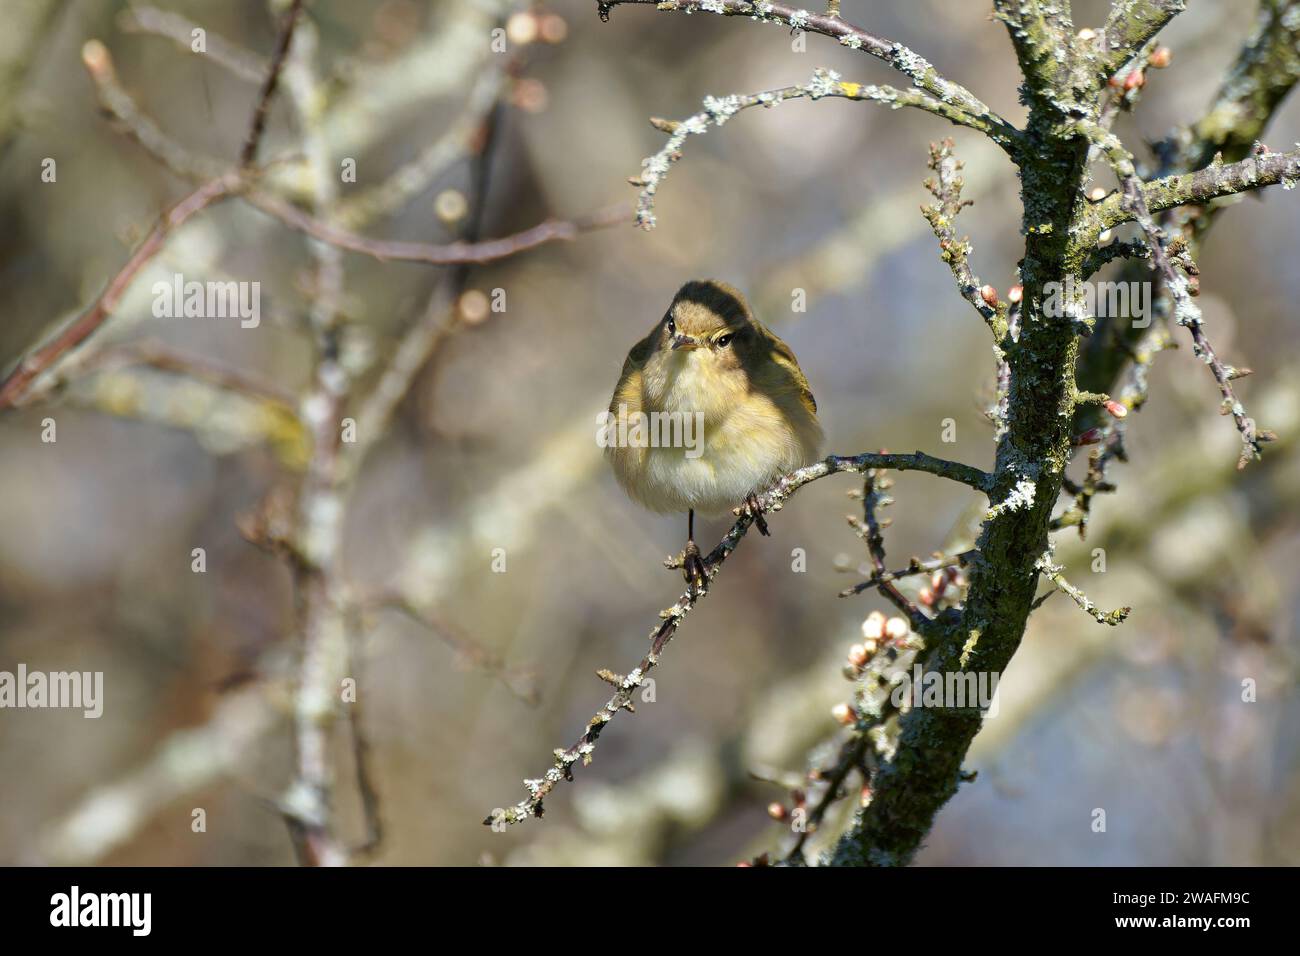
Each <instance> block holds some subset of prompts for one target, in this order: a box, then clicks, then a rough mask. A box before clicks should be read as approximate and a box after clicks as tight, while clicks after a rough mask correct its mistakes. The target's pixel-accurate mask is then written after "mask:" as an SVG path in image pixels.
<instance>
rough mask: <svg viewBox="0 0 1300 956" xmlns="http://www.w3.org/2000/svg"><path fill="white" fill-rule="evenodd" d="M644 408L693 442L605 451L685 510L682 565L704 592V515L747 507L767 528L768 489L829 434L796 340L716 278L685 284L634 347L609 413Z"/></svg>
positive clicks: (628, 414) (654, 502)
mask: <svg viewBox="0 0 1300 956" xmlns="http://www.w3.org/2000/svg"><path fill="white" fill-rule="evenodd" d="M656 413H658V415H657V416H656ZM637 415H642V416H646V417H648V418H649V419H651V421H652V422H653V421H654V420H656V419H658V420H660V421H670V422H671V424H672V427H673V428H675V429H676V428H677V427H678V426H679V425H680V426H681V428H680V429H679V430H677V431H673V432H671V435H672V437H673V438H680V439H685V440H679V441H672V442H661V443H658V444H656V443H654V442H647V441H644V440H643V441H637V442H634V441H622V442H607V443H606V455H607V457H608V458H609V460H610V463H611V464H612V465H613V468H614V474H615V476H617V478H618V481H619V484H621V485H622V486H623V489H624V490H625V491H626V492H627V493H628V495H629V496H631V497H632V499H633V500H635V501H637V502H639V503H640V504H642V505H644V506H645V507H647V508H649V509H650V510H652V511H657V512H661V513H663V512H674V511H676V512H680V511H685V512H686V513H687V525H686V548H685V549H684V550H683V551H682V553H681V555H680V558H679V560H680V563H681V566H682V571H683V574H684V575H685V577H686V580H687V583H688V584H696V583H698V585H699V586H700V587H701V588H703V587H706V586H707V584H708V575H707V570H708V569H707V567H706V565H705V562H704V559H703V558H702V557H701V555H700V550H699V548H698V547H696V544H695V512H697V511H698V512H700V513H701V514H703V515H718V514H723V513H725V512H727V511H730V510H731V509H732V508H734V507H737V506H740V505H743V506H744V507H746V508H747V509H748V510H749V513H750V514H751V515H753V517H754V523H755V524H756V525H757V526H758V530H759V531H760V532H762V533H763V534H765V535H766V534H767V533H768V530H767V522H766V521H764V520H763V515H762V511H761V509H760V508H759V505H758V499H757V496H758V494H759V493H760V492H762V491H765V490H766V489H767V488H769V487H770V486H771V484H772V483H773V482H774V481H775V480H776V479H777V478H779V477H780V476H781V475H783V474H785V473H786V472H789V471H792V470H794V469H796V468H800V467H802V466H803V465H806V464H809V463H811V462H812V461H814V460H816V458H817V454H818V449H819V448H820V447H821V443H822V438H823V435H822V429H821V425H820V424H819V423H818V421H817V402H816V401H815V400H814V399H813V394H812V391H811V390H810V389H809V387H808V380H807V379H806V378H804V374H803V371H802V370H801V369H800V368H799V361H798V360H797V359H796V358H795V357H794V353H793V352H791V351H790V347H789V346H788V345H786V344H785V343H784V342H782V341H781V340H780V339H779V338H777V337H776V336H775V335H774V334H772V332H771V331H769V330H768V329H767V328H766V327H765V326H764V325H763V324H762V323H761V322H759V321H758V319H756V318H755V317H754V315H753V313H752V312H751V311H750V309H749V305H748V304H747V303H746V302H745V299H744V296H742V295H741V294H740V292H739V291H737V290H736V289H734V288H732V287H731V286H729V285H726V284H725V283H722V282H717V281H714V280H712V279H703V280H695V281H691V282H687V283H686V284H685V285H684V286H682V287H681V289H679V290H678V292H677V294H676V295H675V296H674V297H673V301H672V304H671V305H669V307H668V311H667V313H666V314H665V315H664V317H663V318H662V319H660V320H659V321H658V322H657V323H656V324H655V327H654V328H653V329H651V331H650V334H649V335H647V336H646V337H645V338H644V339H642V340H641V341H640V342H638V343H637V344H636V345H635V346H633V347H632V351H631V352H629V353H628V356H627V361H625V362H624V363H623V373H622V375H621V376H619V380H618V386H617V387H616V388H615V389H614V397H613V398H612V399H611V400H610V406H609V416H610V418H609V419H607V420H614V419H619V418H620V417H622V418H623V419H629V418H634V417H635V416H637ZM696 431H701V432H702V434H695V432H696ZM649 433H650V435H652V436H663V435H667V434H669V431H668V429H667V428H666V427H662V428H660V429H659V430H656V429H655V428H654V427H651V428H650V429H649Z"/></svg>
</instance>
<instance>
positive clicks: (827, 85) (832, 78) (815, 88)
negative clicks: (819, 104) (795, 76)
mask: <svg viewBox="0 0 1300 956" xmlns="http://www.w3.org/2000/svg"><path fill="white" fill-rule="evenodd" d="M839 82H840V75H839V74H838V73H836V72H835V71H834V70H825V69H821V68H820V67H819V68H818V69H817V70H816V71H815V72H814V73H813V75H812V79H811V80H809V81H808V95H809V97H811V98H812V99H814V100H819V99H821V98H822V97H823V96H830V95H832V94H834V93H835V92H836V91H837V89H838V86H839Z"/></svg>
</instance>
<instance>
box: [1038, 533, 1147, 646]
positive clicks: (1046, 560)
mask: <svg viewBox="0 0 1300 956" xmlns="http://www.w3.org/2000/svg"><path fill="white" fill-rule="evenodd" d="M1034 567H1035V568H1037V570H1038V571H1039V572H1041V573H1042V575H1043V577H1045V578H1047V579H1048V580H1049V581H1051V582H1052V584H1053V585H1055V586H1056V588H1057V589H1058V590H1060V591H1062V592H1064V593H1065V594H1068V595H1069V596H1070V599H1071V600H1073V601H1074V603H1075V604H1077V605H1079V607H1081V608H1082V609H1083V610H1084V611H1086V612H1087V613H1088V614H1089V615H1090V616H1091V617H1092V619H1093V620H1094V621H1096V622H1097V623H1098V624H1109V625H1110V626H1111V627H1115V626H1116V625H1118V624H1120V623H1121V622H1122V621H1123V620H1124V619H1125V618H1126V617H1128V616H1129V613H1130V612H1131V611H1132V610H1133V609H1132V608H1131V607H1121V608H1117V609H1116V610H1114V611H1103V610H1102V609H1101V608H1099V607H1097V605H1095V604H1093V603H1092V601H1090V600H1089V599H1088V595H1086V594H1084V593H1083V591H1081V590H1079V588H1077V587H1075V586H1074V585H1073V584H1071V583H1070V582H1069V581H1067V580H1065V576H1064V574H1063V573H1062V571H1063V570H1064V569H1063V568H1061V567H1060V566H1059V565H1056V564H1053V563H1052V553H1051V552H1050V551H1048V552H1047V553H1045V554H1044V555H1043V556H1042V557H1040V558H1039V559H1038V563H1037V564H1036V565H1034Z"/></svg>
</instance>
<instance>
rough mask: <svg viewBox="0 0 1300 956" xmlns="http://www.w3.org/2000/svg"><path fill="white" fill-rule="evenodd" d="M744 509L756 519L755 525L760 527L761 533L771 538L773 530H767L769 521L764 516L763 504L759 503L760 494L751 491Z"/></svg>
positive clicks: (759, 531)
mask: <svg viewBox="0 0 1300 956" xmlns="http://www.w3.org/2000/svg"><path fill="white" fill-rule="evenodd" d="M743 510H744V511H745V512H746V513H748V514H749V516H750V517H751V518H753V519H754V525H755V527H757V528H758V533H759V534H761V535H763V536H764V537H769V538H770V537H771V536H772V532H770V531H768V530H767V521H766V520H765V519H764V518H763V506H762V505H760V504H759V503H758V495H756V494H754V493H753V492H751V493H750V494H749V496H748V497H747V498H746V499H745V507H744V509H743Z"/></svg>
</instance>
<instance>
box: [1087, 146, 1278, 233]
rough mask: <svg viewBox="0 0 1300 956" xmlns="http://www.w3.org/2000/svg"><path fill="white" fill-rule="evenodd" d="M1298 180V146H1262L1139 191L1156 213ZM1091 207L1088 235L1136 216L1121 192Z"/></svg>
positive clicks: (1145, 202) (1148, 184) (1143, 184)
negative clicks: (1284, 149)
mask: <svg viewBox="0 0 1300 956" xmlns="http://www.w3.org/2000/svg"><path fill="white" fill-rule="evenodd" d="M1297 183H1300V149H1294V150H1291V151H1290V152H1287V153H1274V152H1271V151H1268V150H1263V151H1261V152H1259V153H1257V154H1255V155H1253V156H1248V157H1246V158H1245V159H1243V160H1240V161H1239V162H1235V163H1211V164H1210V165H1209V166H1206V167H1205V168H1204V169H1198V170H1197V171H1195V172H1191V173H1181V174H1179V175H1175V176H1165V177H1163V178H1161V179H1155V180H1151V181H1148V182H1143V183H1142V184H1141V191H1142V199H1143V203H1144V205H1145V206H1146V209H1147V211H1148V212H1151V213H1157V212H1163V211H1164V210H1166V209H1173V208H1175V207H1176V206H1185V205H1188V204H1190V203H1196V204H1203V203H1208V202H1211V201H1213V200H1215V199H1222V198H1223V197H1225V196H1233V195H1236V194H1237V193H1243V192H1247V191H1249V190H1252V189H1262V188H1264V187H1265V186H1278V185H1280V186H1282V188H1283V189H1287V190H1290V189H1294V188H1295V186H1296V184H1297ZM1094 209H1095V211H1096V214H1097V215H1096V222H1095V223H1094V224H1093V225H1092V232H1091V233H1090V234H1091V235H1095V234H1096V233H1099V232H1101V231H1103V230H1106V229H1112V228H1114V227H1115V226H1118V225H1120V224H1121V223H1125V222H1130V221H1132V220H1134V219H1135V218H1136V217H1135V216H1134V214H1133V212H1132V210H1131V209H1129V208H1127V204H1126V202H1125V199H1124V196H1123V195H1122V194H1121V193H1116V194H1115V195H1113V196H1110V197H1109V198H1107V199H1105V200H1104V201H1102V202H1101V203H1099V204H1098V205H1097V206H1095V207H1094Z"/></svg>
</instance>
